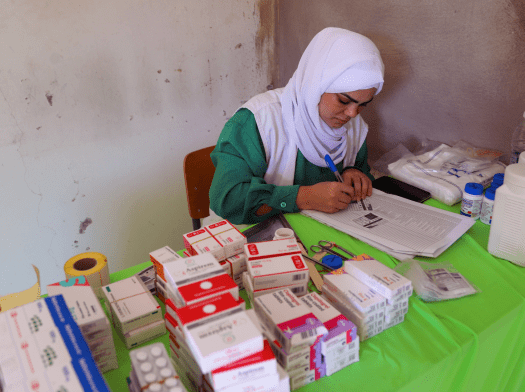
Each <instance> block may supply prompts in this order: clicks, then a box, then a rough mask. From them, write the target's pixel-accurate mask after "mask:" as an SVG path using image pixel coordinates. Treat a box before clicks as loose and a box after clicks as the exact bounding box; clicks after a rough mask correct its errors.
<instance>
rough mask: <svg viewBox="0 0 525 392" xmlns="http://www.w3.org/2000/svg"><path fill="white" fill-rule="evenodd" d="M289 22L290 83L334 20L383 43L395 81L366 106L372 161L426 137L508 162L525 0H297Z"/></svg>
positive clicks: (524, 51) (284, 64) (283, 48)
mask: <svg viewBox="0 0 525 392" xmlns="http://www.w3.org/2000/svg"><path fill="white" fill-rule="evenodd" d="M279 19H280V23H279V34H278V38H279V51H278V52H279V55H280V69H279V85H281V86H282V85H285V84H286V82H287V81H288V79H289V78H290V77H291V75H292V74H293V72H294V70H295V68H296V66H297V63H298V61H299V58H300V56H301V54H302V52H303V50H304V49H305V48H306V46H307V44H308V42H309V41H310V40H311V39H312V37H313V36H314V35H315V34H316V33H317V32H318V31H320V30H321V29H323V28H325V27H328V26H334V27H341V28H346V29H348V30H352V31H356V32H358V33H361V34H364V35H366V36H367V37H369V38H371V39H372V40H373V41H374V42H375V43H376V45H377V46H378V47H379V49H380V51H381V53H382V56H383V61H384V63H385V66H386V77H385V86H384V88H383V91H382V92H381V94H380V95H378V96H377V99H374V103H373V104H372V105H371V106H369V107H367V109H366V110H365V111H364V112H363V117H364V118H365V120H366V121H367V122H368V124H369V125H370V134H369V138H368V143H369V151H370V158H371V161H374V160H375V159H377V158H378V157H379V156H381V155H382V154H383V153H384V152H385V151H388V150H390V149H392V148H393V147H395V146H396V145H397V144H398V143H400V142H402V143H404V144H405V145H406V146H407V147H409V148H411V149H412V148H414V147H415V146H416V145H417V143H418V141H419V140H421V139H423V138H428V139H432V140H438V141H441V142H445V143H449V144H450V143H454V142H455V141H457V140H460V139H461V140H465V141H469V142H471V143H473V144H474V145H476V146H479V147H491V148H495V149H499V150H500V151H502V152H504V153H505V155H504V157H503V160H508V156H509V152H510V140H511V136H512V132H513V130H514V128H515V126H516V125H517V123H518V121H520V119H521V117H522V114H523V111H525V2H523V0H467V1H461V2H459V1H456V0H443V1H439V2H436V1H429V0H424V1H420V0H398V1H396V2H392V1H382V0H369V1H348V0H324V1H322V2H306V1H298V0H287V1H281V2H280V4H279Z"/></svg>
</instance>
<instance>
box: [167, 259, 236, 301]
mask: <svg viewBox="0 0 525 392" xmlns="http://www.w3.org/2000/svg"><path fill="white" fill-rule="evenodd" d="M164 272H165V276H166V286H170V287H169V288H170V289H171V294H173V296H174V302H175V305H177V307H181V306H185V305H189V304H192V303H195V302H197V301H202V300H204V299H206V298H209V297H212V296H215V295H220V294H224V293H227V292H229V293H230V294H231V295H232V296H233V297H234V298H235V299H238V298H239V287H238V286H237V285H236V284H235V281H234V280H233V279H232V278H231V277H230V276H229V275H228V274H227V273H226V272H225V271H224V269H223V267H222V266H221V265H220V264H219V262H218V261H217V260H216V259H215V258H214V257H213V256H212V255H211V254H209V253H206V254H203V255H199V256H193V257H187V258H183V259H181V260H180V261H177V262H174V263H169V264H166V265H165V270H164ZM167 291H168V290H167ZM169 294H170V292H168V296H169Z"/></svg>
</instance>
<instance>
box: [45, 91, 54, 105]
mask: <svg viewBox="0 0 525 392" xmlns="http://www.w3.org/2000/svg"><path fill="white" fill-rule="evenodd" d="M46 98H47V102H49V106H53V95H52V94H50V93H49V91H48V92H47V93H46Z"/></svg>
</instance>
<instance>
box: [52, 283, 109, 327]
mask: <svg viewBox="0 0 525 392" xmlns="http://www.w3.org/2000/svg"><path fill="white" fill-rule="evenodd" d="M86 283H87V281H86ZM47 294H48V295H49V296H54V295H59V294H62V295H63V296H64V299H65V301H66V304H67V306H68V308H69V311H70V312H71V315H72V317H73V319H74V320H75V321H76V323H77V325H78V326H79V327H80V330H81V331H82V334H88V333H90V332H94V331H99V330H104V331H110V327H111V326H110V324H109V321H108V318H107V317H106V314H105V313H104V311H103V310H102V306H100V301H99V299H98V298H97V296H96V295H95V293H94V292H93V289H92V288H91V287H90V286H89V284H87V285H73V286H62V285H61V284H60V283H59V284H53V285H48V286H47Z"/></svg>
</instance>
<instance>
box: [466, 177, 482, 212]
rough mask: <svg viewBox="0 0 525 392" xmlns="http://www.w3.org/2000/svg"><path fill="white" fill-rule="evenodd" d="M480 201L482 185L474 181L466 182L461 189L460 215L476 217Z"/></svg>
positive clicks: (479, 209) (479, 208)
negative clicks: (463, 188) (462, 189)
mask: <svg viewBox="0 0 525 392" xmlns="http://www.w3.org/2000/svg"><path fill="white" fill-rule="evenodd" d="M482 201H483V185H481V184H478V183H476V182H469V183H467V184H466V185H465V190H464V191H463V200H462V201H461V215H465V216H470V217H471V218H473V219H478V218H479V213H480V212H481V202H482Z"/></svg>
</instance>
